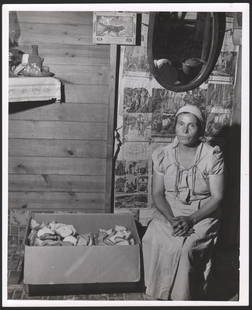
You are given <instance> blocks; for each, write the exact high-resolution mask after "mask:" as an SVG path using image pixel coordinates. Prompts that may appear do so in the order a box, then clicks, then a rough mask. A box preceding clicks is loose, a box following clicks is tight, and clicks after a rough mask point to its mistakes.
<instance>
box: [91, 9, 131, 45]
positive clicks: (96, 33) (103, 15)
mask: <svg viewBox="0 0 252 310" xmlns="http://www.w3.org/2000/svg"><path fill="white" fill-rule="evenodd" d="M93 42H94V43H99V44H135V43H136V13H119V12H95V13H94V14H93Z"/></svg>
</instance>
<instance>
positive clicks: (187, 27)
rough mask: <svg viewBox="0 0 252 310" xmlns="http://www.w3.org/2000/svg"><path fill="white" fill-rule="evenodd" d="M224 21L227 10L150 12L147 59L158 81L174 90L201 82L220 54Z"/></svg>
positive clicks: (187, 88)
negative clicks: (219, 11) (224, 11)
mask: <svg viewBox="0 0 252 310" xmlns="http://www.w3.org/2000/svg"><path fill="white" fill-rule="evenodd" d="M225 24H226V22H225V13H214V12H155V13H150V19H149V29H148V43H147V50H148V62H149V65H150V71H151V73H152V74H153V76H154V77H155V79H156V80H157V81H158V82H159V84H160V85H161V86H163V87H164V88H166V89H168V90H172V91H175V92H183V91H188V90H191V89H193V88H195V87H198V86H199V85H200V84H202V83H203V82H204V81H205V80H206V79H207V78H208V76H209V74H210V73H211V71H212V70H213V68H214V65H215V63H216V61H217V58H218V56H219V53H220V50H221V46H222V43H223V38H224V34H225Z"/></svg>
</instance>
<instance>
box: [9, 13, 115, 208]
mask: <svg viewBox="0 0 252 310" xmlns="http://www.w3.org/2000/svg"><path fill="white" fill-rule="evenodd" d="M17 15H18V21H19V24H20V29H21V35H20V38H19V41H18V42H19V47H20V49H21V50H23V51H25V52H29V51H31V45H32V44H37V45H38V46H39V54H40V55H41V56H42V57H44V59H45V60H44V65H47V66H49V67H50V71H52V72H54V73H55V74H56V77H57V78H59V79H61V80H62V81H64V88H65V102H64V103H61V104H56V103H54V104H49V105H44V106H40V107H34V108H32V109H29V110H25V111H20V112H17V113H13V114H10V115H9V208H10V209H20V208H21V209H29V210H37V211H48V210H50V211H53V210H60V211H65V210H69V211H84V212H110V211H111V210H110V208H111V205H110V199H109V198H110V196H109V194H108V191H109V187H108V185H107V184H106V175H107V174H108V169H107V168H108V167H107V166H108V164H109V163H110V159H111V155H112V150H110V149H108V147H107V146H109V147H110V148H111V125H110V124H108V119H109V120H110V122H111V115H110V114H111V110H113V102H112V103H111V102H110V101H109V98H110V97H111V94H110V93H109V89H110V87H109V85H110V84H111V81H109V79H110V47H109V45H100V46H96V45H94V44H93V43H92V12H21V11H20V12H18V13H17ZM20 104H22V103H20ZM111 104H112V106H111ZM108 129H109V130H108ZM108 142H109V143H108ZM108 156H109V158H108ZM105 201H106V203H105Z"/></svg>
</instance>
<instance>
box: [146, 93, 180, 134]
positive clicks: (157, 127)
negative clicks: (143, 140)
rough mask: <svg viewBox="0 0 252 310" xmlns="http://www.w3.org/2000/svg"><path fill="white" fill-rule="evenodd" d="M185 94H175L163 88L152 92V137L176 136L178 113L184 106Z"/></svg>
mask: <svg viewBox="0 0 252 310" xmlns="http://www.w3.org/2000/svg"><path fill="white" fill-rule="evenodd" d="M183 98H184V93H175V92H172V91H169V90H166V89H163V88H159V89H157V88H153V90H152V113H153V115H152V125H151V136H152V137H169V136H173V135H174V125H175V123H174V121H175V113H176V111H177V110H178V109H179V108H180V107H181V106H183V105H184V99H183Z"/></svg>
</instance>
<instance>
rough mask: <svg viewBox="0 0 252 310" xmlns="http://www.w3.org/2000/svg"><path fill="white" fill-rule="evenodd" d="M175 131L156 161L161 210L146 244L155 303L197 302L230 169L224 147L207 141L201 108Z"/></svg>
mask: <svg viewBox="0 0 252 310" xmlns="http://www.w3.org/2000/svg"><path fill="white" fill-rule="evenodd" d="M175 131H176V137H175V139H174V141H173V142H172V143H171V144H169V145H167V146H165V147H161V148H158V149H156V150H155V151H154V152H153V156H152V159H153V168H154V172H153V201H154V203H155V206H156V209H155V211H154V213H153V218H152V220H151V221H150V223H149V225H148V228H147V230H146V233H145V235H144V237H143V243H142V244H143V257H144V273H145V285H146V294H147V295H150V296H152V298H156V299H163V300H168V299H170V300H193V299H197V298H199V297H198V296H196V295H195V290H194V287H195V285H196V286H197V284H199V283H201V282H200V279H201V280H202V279H204V278H203V274H204V270H205V267H206V265H207V263H208V262H209V260H210V258H211V254H212V249H213V246H214V245H215V243H216V239H217V233H218V229H219V217H220V205H221V201H222V198H223V187H224V185H223V172H224V163H223V157H222V153H221V151H220V149H219V147H218V146H215V147H212V146H210V145H209V144H208V143H205V142H202V141H201V140H202V139H201V138H202V136H203V132H204V121H203V116H202V113H201V111H200V110H199V109H198V108H197V107H196V106H194V105H185V106H183V107H182V108H180V109H179V110H178V112H177V114H176V127H175Z"/></svg>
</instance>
